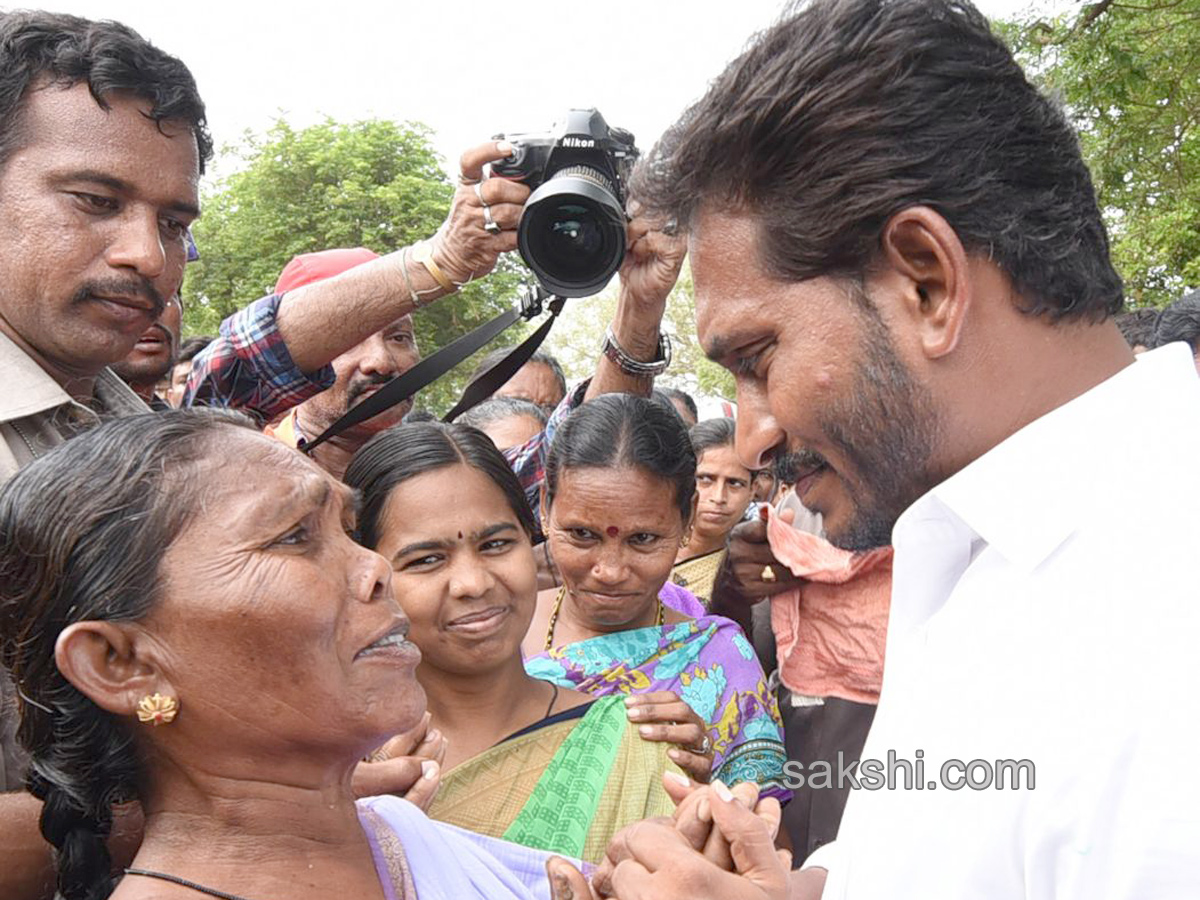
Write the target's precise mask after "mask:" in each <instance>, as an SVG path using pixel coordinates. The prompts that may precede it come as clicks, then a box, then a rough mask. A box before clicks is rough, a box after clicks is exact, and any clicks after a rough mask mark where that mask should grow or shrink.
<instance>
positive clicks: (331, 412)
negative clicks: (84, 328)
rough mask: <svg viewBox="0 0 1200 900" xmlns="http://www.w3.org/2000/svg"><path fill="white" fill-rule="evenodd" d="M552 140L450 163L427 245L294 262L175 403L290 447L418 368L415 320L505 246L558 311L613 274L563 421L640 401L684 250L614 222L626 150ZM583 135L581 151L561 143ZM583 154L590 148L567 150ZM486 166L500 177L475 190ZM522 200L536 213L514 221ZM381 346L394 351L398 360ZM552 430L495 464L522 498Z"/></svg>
mask: <svg viewBox="0 0 1200 900" xmlns="http://www.w3.org/2000/svg"><path fill="white" fill-rule="evenodd" d="M557 128H558V131H557V132H556V133H555V134H547V135H538V136H528V135H514V136H513V139H512V140H511V141H509V140H503V139H501V140H495V141H491V142H488V143H485V144H481V145H479V146H477V147H475V148H472V149H471V150H468V151H467V152H466V153H464V154H463V156H462V159H461V161H460V174H459V179H458V180H459V184H458V189H457V191H456V192H455V196H454V200H453V202H452V205H451V209H450V212H449V215H448V216H447V218H446V221H445V222H444V223H443V225H442V226H441V228H439V230H438V232H437V233H436V234H435V235H434V236H433V237H432V238H431V239H429V240H428V241H423V242H421V243H420V244H417V245H415V246H413V247H406V248H403V249H401V250H399V251H397V252H395V253H392V254H390V255H388V256H385V257H382V258H374V259H372V258H371V257H372V256H373V254H370V253H369V252H368V251H363V250H359V251H327V252H326V253H320V254H310V255H309V256H307V257H298V258H297V259H296V260H293V262H292V263H290V264H289V266H288V269H286V270H285V277H281V279H280V284H279V285H277V288H276V293H273V294H271V295H269V296H267V297H264V298H263V299H261V300H258V301H256V302H255V303H253V304H251V305H250V306H248V307H246V308H245V309H243V310H241V311H239V312H237V313H235V314H234V315H232V316H230V317H229V318H228V319H226V320H225V322H223V323H222V325H221V337H220V338H218V339H217V340H216V341H214V342H213V343H212V344H211V345H210V346H209V347H208V348H207V349H206V350H205V352H204V353H203V354H201V356H199V357H198V358H197V360H196V362H195V364H194V366H193V370H192V374H191V377H190V379H189V382H188V390H187V394H186V398H185V404H187V405H193V404H212V405H220V406H229V407H236V408H240V409H243V410H246V411H248V412H252V413H253V414H255V415H256V416H258V417H259V418H260V419H261V420H263V421H267V422H271V421H276V420H279V419H280V417H281V416H283V417H284V418H283V420H282V421H281V422H279V423H278V424H277V425H276V426H274V428H273V429H272V430H273V433H274V434H275V436H276V437H278V438H280V439H281V440H284V441H286V442H287V443H290V444H291V445H292V446H303V445H304V443H306V442H310V441H312V440H313V439H314V438H315V437H316V436H317V435H318V434H320V433H321V432H322V431H323V430H324V429H325V428H327V427H328V426H329V425H330V424H332V423H333V422H334V421H335V420H336V419H337V418H338V417H339V416H340V415H341V414H343V413H345V412H347V411H348V409H349V408H351V407H352V406H354V405H355V404H356V403H357V402H358V401H361V400H363V399H366V397H368V396H370V394H371V393H373V392H374V391H373V390H371V388H373V387H376V386H378V385H381V384H382V383H384V382H386V381H388V380H390V379H391V378H394V377H396V376H399V375H401V374H403V373H404V372H405V371H407V370H408V369H409V368H411V367H412V366H413V365H415V364H416V363H417V362H418V361H419V360H420V355H419V353H418V351H417V346H416V340H415V336H414V335H413V327H412V320H411V318H410V314H411V313H412V312H413V311H414V310H416V309H420V308H421V307H423V306H425V305H428V303H430V302H432V301H433V300H435V299H437V298H440V297H441V296H443V295H444V294H446V293H451V292H453V291H454V290H456V289H457V288H458V287H459V286H461V285H462V284H465V283H466V282H468V281H471V280H474V279H476V278H479V277H482V276H484V275H486V274H487V273H488V272H490V271H491V270H492V268H493V267H494V266H495V263H496V260H497V258H498V257H499V254H500V253H502V252H505V251H508V250H513V249H516V248H517V247H518V243H519V242H520V243H521V250H522V255H523V256H524V257H525V259H526V261H527V262H529V263H530V266H531V268H533V270H534V271H535V272H536V273H537V274H538V276H539V278H540V279H541V280H542V281H543V282H544V283H545V284H547V286H548V287H550V288H551V289H553V290H555V291H556V292H558V293H560V294H562V295H564V296H582V295H584V294H590V293H594V292H595V291H596V290H599V288H600V287H602V286H603V285H604V284H605V283H607V281H608V280H609V278H610V277H611V275H612V274H613V272H614V271H616V270H617V269H618V267H619V268H620V277H621V285H622V289H621V294H620V300H619V303H618V308H617V313H616V316H615V317H614V319H613V322H612V323H611V325H610V334H609V338H608V339H607V340H606V343H605V347H604V352H603V355H602V356H601V358H600V360H599V362H598V364H597V369H596V375H595V377H594V378H593V379H592V381H591V382H590V383H589V384H588V385H587V386H586V387H583V388H581V389H579V390H577V391H574V392H572V393H571V394H570V395H569V396H568V398H567V400H566V401H565V402H564V404H563V414H565V413H566V412H569V410H570V409H572V408H574V407H575V406H577V405H579V404H580V403H582V402H584V401H585V400H587V399H590V398H591V397H594V396H598V395H599V394H602V393H609V392H628V393H637V394H641V395H648V394H649V392H650V388H651V386H652V385H653V380H654V375H655V374H657V372H659V371H661V370H662V369H663V368H665V366H666V362H667V347H666V343H665V341H664V340H663V339H662V338H661V336H660V334H659V323H660V322H661V319H662V314H663V310H664V308H665V304H666V298H667V295H668V294H669V293H670V290H671V288H672V287H673V286H674V283H675V280H676V278H677V277H678V274H679V268H680V265H681V264H682V260H683V255H684V252H685V246H684V244H683V242H682V241H681V240H679V239H677V238H672V237H669V236H667V235H664V234H662V233H661V232H658V231H655V230H653V229H652V228H651V226H650V223H648V222H645V221H642V220H638V219H635V220H634V221H632V222H628V223H627V222H626V218H625V212H624V206H625V190H624V181H625V177H626V175H627V172H628V168H629V166H630V165H631V164H632V161H633V158H634V157H635V156H636V150H635V149H634V148H633V139H632V136H631V135H629V134H628V133H627V132H623V131H620V130H619V129H613V130H612V132H611V134H612V135H615V138H610V137H609V134H610V132H609V129H608V126H607V125H606V124H605V123H604V120H603V118H602V117H600V115H599V114H598V113H596V112H595V111H592V110H588V111H578V110H576V111H572V112H571V113H570V114H569V115H568V117H567V119H566V120H564V122H562V123H560V124H559V126H557ZM581 129H582V130H586V131H585V134H591V135H594V137H579V136H577V135H573V134H572V132H579V131H580V130H581ZM587 141H594V143H593V144H592V145H591V146H588V147H579V146H577V145H578V144H583V143H586V142H587ZM572 143H574V144H576V146H571V144H572ZM489 163H490V164H492V165H493V167H495V168H498V169H500V171H501V172H502V173H503V175H502V176H501V177H490V178H487V177H485V173H484V168H485V166H487V165H488V164H489ZM501 167H503V168H501ZM531 187H534V188H536V189H537V190H536V191H535V192H534V198H533V201H534V202H533V203H530V204H529V205H528V206H526V202H527V201H528V200H529V199H530V195H531ZM539 198H541V199H539ZM518 232H519V233H520V239H519V238H518ZM355 253H357V254H358V255H357V256H353V254H355ZM336 254H341V256H340V257H338V258H337V259H336V260H335V258H334V256H335V255H336ZM352 256H353V258H351V257H352ZM306 266H307V267H308V268H311V269H312V271H303V270H304V269H305V268H306ZM318 268H324V269H325V271H323V272H318V271H316V269H318ZM287 285H298V286H296V287H294V289H288V290H285V289H284V288H285V286H287ZM394 336H406V337H407V343H406V344H405V346H400V345H399V343H398V342H397V341H394V340H392V339H391V338H392V337H394ZM409 405H410V404H408V403H401V404H398V405H397V406H396V407H394V408H393V410H390V411H388V412H385V413H383V414H381V415H379V416H377V417H374V418H372V419H369V420H367V421H365V422H362V423H360V424H358V425H356V426H354V427H352V428H348V429H347V430H345V431H344V432H342V433H341V434H339V435H338V436H337V437H334V438H331V439H330V440H329V441H327V442H326V443H324V444H323V445H322V446H320V447H319V448H317V449H316V450H315V451H314V453H313V458H314V459H315V460H316V461H317V462H318V463H319V464H321V465H322V466H323V467H324V468H326V469H327V470H328V471H330V472H331V473H332V474H334V475H335V476H338V477H340V475H341V472H342V471H344V469H345V466H346V464H347V463H348V461H349V459H350V457H351V456H352V455H353V454H354V452H355V451H356V450H357V449H358V448H359V447H360V446H362V444H363V443H365V441H366V440H368V439H370V437H371V436H372V435H373V434H375V433H376V432H378V431H380V430H382V429H383V428H386V427H388V426H389V425H391V424H395V422H397V421H399V419H400V417H401V416H402V415H403V413H404V412H406V411H407V408H408V407H409ZM553 424H554V422H552V423H551V427H550V428H549V429H548V430H547V431H546V432H544V433H542V434H540V435H538V436H536V437H535V438H534V439H533V440H531V441H530V442H528V443H527V444H525V445H523V446H522V447H517V448H512V450H510V451H509V452H508V454H507V455H508V457H509V460H510V462H511V463H512V465H513V468H514V470H515V471H516V472H517V474H518V477H520V479H521V481H522V483H523V485H524V486H525V488H526V490H527V493H529V494H530V495H531V496H536V491H537V487H538V485H539V484H540V480H541V468H542V457H543V456H544V449H545V445H546V444H547V443H548V441H547V435H548V434H551V433H552V431H553Z"/></svg>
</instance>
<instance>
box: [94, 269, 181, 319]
mask: <svg viewBox="0 0 1200 900" xmlns="http://www.w3.org/2000/svg"><path fill="white" fill-rule="evenodd" d="M89 297H120V298H126V299H128V298H138V299H140V300H142V301H144V302H146V303H149V305H150V312H151V318H152V319H157V318H158V317H159V316H161V315H162V314H163V310H164V309H166V308H167V302H166V301H165V300H164V299H163V296H162V294H161V293H159V292H158V290H157V289H156V288H155V287H154V285H153V284H151V283H150V280H149V279H147V278H141V277H138V278H136V279H132V280H123V279H118V278H109V279H104V280H99V281H87V282H84V283H83V284H82V285H80V286H79V288H78V290H76V291H75V296H74V297H72V298H71V299H72V302H75V303H82V302H83V301H84V300H87V299H88V298H89Z"/></svg>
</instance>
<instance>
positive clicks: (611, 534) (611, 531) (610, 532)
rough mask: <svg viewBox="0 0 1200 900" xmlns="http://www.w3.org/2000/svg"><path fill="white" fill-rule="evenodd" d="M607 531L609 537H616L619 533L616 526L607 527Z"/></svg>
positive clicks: (619, 530)
mask: <svg viewBox="0 0 1200 900" xmlns="http://www.w3.org/2000/svg"><path fill="white" fill-rule="evenodd" d="M607 531H608V536H609V537H616V536H617V535H618V534H620V533H621V529H620V528H618V527H617V526H616V525H609V526H608V528H607Z"/></svg>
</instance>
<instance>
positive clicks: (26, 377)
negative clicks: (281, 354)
mask: <svg viewBox="0 0 1200 900" xmlns="http://www.w3.org/2000/svg"><path fill="white" fill-rule="evenodd" d="M147 410H148V407H147V406H146V404H145V403H143V402H142V400H141V398H139V397H138V395H137V394H135V393H134V392H133V391H131V390H130V389H129V387H128V386H126V384H125V382H123V381H121V379H120V378H118V377H117V376H116V375H114V374H113V373H112V372H111V371H109V370H108V369H105V370H104V371H103V372H101V373H100V375H99V377H97V379H96V388H95V400H94V402H93V404H91V405H90V406H89V405H84V404H83V403H79V402H78V401H76V400H73V399H71V396H70V395H69V394H68V393H67V392H66V391H64V390H63V389H62V386H61V385H59V383H58V382H57V381H55V380H54V379H53V378H51V377H50V376H49V375H48V374H47V373H46V371H45V370H44V369H43V368H42V367H41V366H39V365H38V364H37V363H36V362H34V361H33V360H32V359H30V358H29V357H28V356H27V355H26V354H25V352H24V351H23V350H22V349H21V348H20V347H18V346H17V345H16V344H15V343H13V342H12V341H11V340H10V339H9V338H8V337H7V336H6V335H4V334H2V333H0V484H3V483H4V482H5V481H7V480H8V479H9V478H11V477H12V476H13V475H15V474H16V472H17V470H18V469H20V468H21V467H22V466H25V465H27V464H28V463H30V462H32V461H33V460H35V459H37V458H38V457H39V456H44V455H45V454H46V453H47V452H49V451H50V450H52V449H53V448H54V447H56V446H58V445H59V444H61V443H62V442H63V441H65V440H67V438H70V437H72V436H74V435H76V434H78V433H79V432H81V431H84V430H86V429H88V428H90V427H92V426H93V425H96V424H99V422H100V421H101V420H103V419H106V418H114V417H117V416H130V415H136V414H137V413H144V412H146V411H147ZM16 729H17V714H16V690H15V688H14V686H13V685H12V683H11V681H10V680H9V678H8V673H7V672H3V671H0V790H6V791H14V790H20V789H21V787H22V778H23V777H24V769H25V767H24V760H23V759H22V757H21V753H20V749H19V748H18V746H17V743H16Z"/></svg>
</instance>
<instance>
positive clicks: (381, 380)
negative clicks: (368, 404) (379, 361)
mask: <svg viewBox="0 0 1200 900" xmlns="http://www.w3.org/2000/svg"><path fill="white" fill-rule="evenodd" d="M394 377H395V376H394V375H367V376H365V377H363V378H360V379H358V380H357V381H352V382H351V383H350V387H348V388H347V389H346V406H347V407H351V406H353V405H354V402H355V401H356V400H358V398H359V397H361V396H362V395H363V394H365V393H366V392H367V391H369V390H370V389H371V388H373V387H376V386H377V385H381V384H387V383H388V382H389V381H391V380H392V379H393V378H394Z"/></svg>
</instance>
